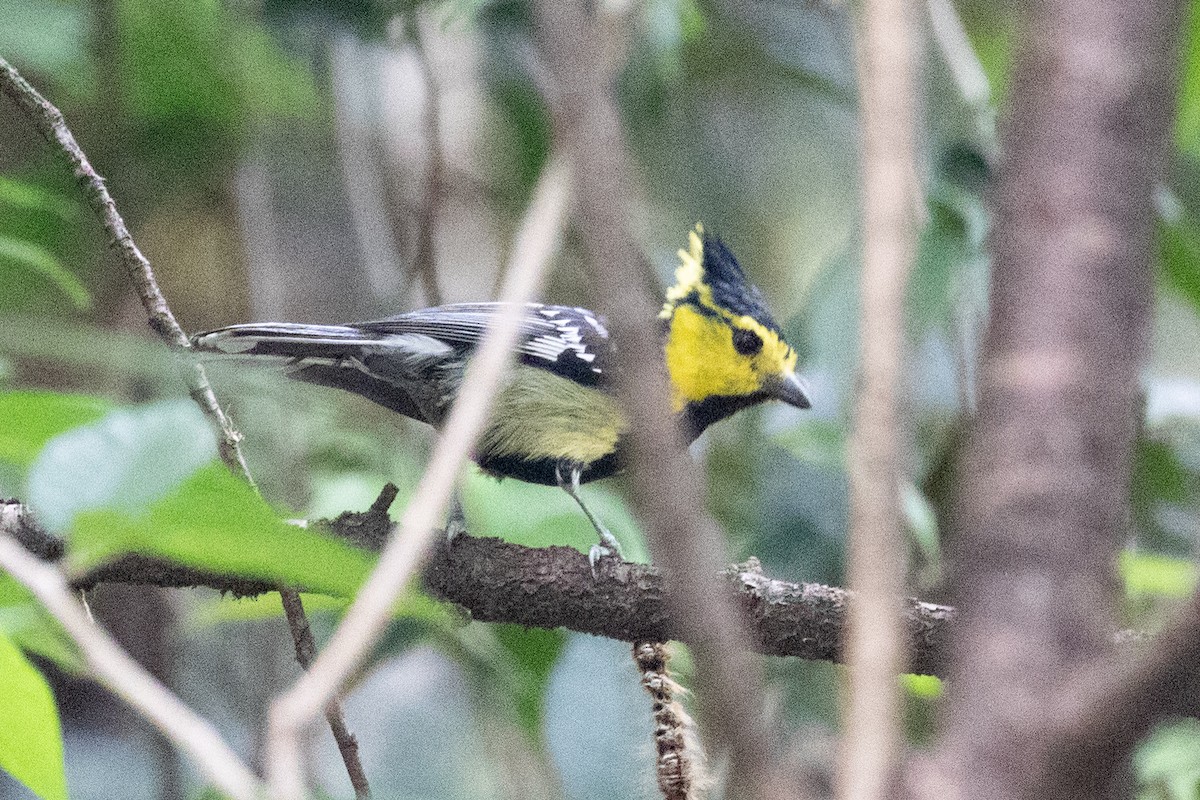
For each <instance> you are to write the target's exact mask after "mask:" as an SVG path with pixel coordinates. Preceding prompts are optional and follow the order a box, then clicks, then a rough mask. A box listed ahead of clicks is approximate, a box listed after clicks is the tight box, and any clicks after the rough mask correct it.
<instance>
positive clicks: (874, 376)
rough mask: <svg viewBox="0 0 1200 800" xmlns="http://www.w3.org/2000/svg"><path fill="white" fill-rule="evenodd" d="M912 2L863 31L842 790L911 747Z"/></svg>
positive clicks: (890, 765)
mask: <svg viewBox="0 0 1200 800" xmlns="http://www.w3.org/2000/svg"><path fill="white" fill-rule="evenodd" d="M910 13H911V9H910V6H909V4H908V3H907V2H906V1H905V0H867V2H865V3H864V4H863V7H862V30H861V32H860V34H859V37H858V43H859V46H858V60H859V64H860V76H859V94H860V96H861V108H862V117H861V119H862V137H863V149H862V182H863V188H862V195H863V200H862V216H863V266H862V287H861V297H862V308H861V311H860V318H861V322H860V336H861V345H860V364H859V373H860V377H859V391H858V397H857V400H856V403H855V410H854V429H853V433H852V435H851V438H850V443H849V453H848V458H849V472H850V546H849V565H848V569H847V572H848V575H849V582H850V588H851V590H853V591H854V592H855V593H856V595H855V599H854V602H853V603H851V604H850V609H849V631H848V635H847V641H846V661H847V665H848V669H849V676H850V681H849V696H848V698H847V700H846V703H845V708H844V710H843V714H842V716H843V726H842V728H843V732H842V748H841V755H840V762H839V765H838V766H839V770H838V794H839V796H840V797H843V798H847V799H848V798H854V800H877V799H878V798H882V797H884V796H885V795H886V794H887V788H888V785H889V783H890V781H891V779H892V777H893V773H894V771H895V767H896V759H897V754H898V750H899V747H900V713H899V711H900V699H901V698H900V691H899V689H900V686H899V682H898V681H897V676H898V675H899V673H900V672H902V671H903V667H904V664H905V660H906V659H905V653H904V631H903V628H902V626H901V623H900V616H899V613H898V612H899V610H900V602H901V597H902V595H903V592H904V579H905V573H906V568H905V563H906V544H905V541H904V539H903V527H902V525H901V515H900V485H901V480H900V473H901V467H902V464H901V447H902V446H903V445H904V444H905V443H906V441H907V437H906V436H905V434H904V430H905V426H904V424H903V422H902V419H901V415H900V414H899V413H898V410H897V395H898V393H899V388H900V376H901V367H902V364H903V357H904V292H905V285H906V283H907V278H908V273H909V271H910V268H911V266H912V261H913V254H914V252H915V250H916V230H915V228H916V219H917V218H916V213H915V212H916V209H915V208H914V204H913V201H914V198H915V197H916V196H917V194H916V186H915V175H916V164H915V160H914V155H913V111H912V109H913V88H912V77H911V75H912V45H911V42H910V32H909V25H910V19H909V16H910Z"/></svg>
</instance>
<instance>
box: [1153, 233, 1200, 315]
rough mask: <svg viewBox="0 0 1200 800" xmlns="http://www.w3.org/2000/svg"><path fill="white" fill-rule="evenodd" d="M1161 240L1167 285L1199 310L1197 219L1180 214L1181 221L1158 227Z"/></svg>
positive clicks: (1199, 251)
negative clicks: (1195, 222) (1195, 220)
mask: <svg viewBox="0 0 1200 800" xmlns="http://www.w3.org/2000/svg"><path fill="white" fill-rule="evenodd" d="M1158 239H1159V260H1160V263H1161V265H1162V271H1163V277H1164V278H1165V279H1166V283H1167V285H1168V286H1170V287H1171V288H1172V289H1174V290H1175V291H1176V292H1177V293H1178V294H1179V295H1180V296H1181V297H1183V298H1184V299H1186V300H1187V301H1188V302H1190V303H1191V304H1192V307H1193V308H1194V309H1196V310H1200V235H1198V232H1197V227H1196V225H1195V224H1194V220H1193V219H1192V218H1191V217H1190V216H1189V215H1188V214H1186V213H1185V212H1182V211H1180V213H1179V216H1178V218H1176V219H1172V220H1164V221H1163V222H1162V223H1161V224H1160V225H1159V237H1158Z"/></svg>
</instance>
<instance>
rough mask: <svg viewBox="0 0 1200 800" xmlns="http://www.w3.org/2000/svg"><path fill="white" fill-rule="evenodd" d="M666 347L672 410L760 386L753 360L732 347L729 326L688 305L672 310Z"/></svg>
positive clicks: (751, 390)
mask: <svg viewBox="0 0 1200 800" xmlns="http://www.w3.org/2000/svg"><path fill="white" fill-rule="evenodd" d="M665 349H666V358H667V371H668V372H669V373H670V376H671V386H672V388H673V390H674V391H673V394H674V398H673V399H674V403H673V405H674V407H675V411H679V410H681V409H682V408H683V407H684V406H685V405H687V404H688V403H689V402H694V401H700V400H703V399H704V398H706V397H712V396H713V395H729V396H736V395H746V394H753V393H754V392H756V391H758V390H759V388H760V381H759V376H758V375H757V374H756V372H755V370H754V366H753V360H752V359H749V358H746V357H745V356H742V355H740V354H738V353H737V351H735V350H734V349H733V340H732V332H731V330H730V328H729V325H728V324H726V323H725V322H724V321H723V320H720V319H714V318H712V317H710V316H706V315H704V314H702V313H700V312H699V311H697V310H696V309H694V308H693V307H691V306H688V305H680V306H678V307H677V308H676V309H675V314H674V316H673V317H672V319H671V327H670V332H669V333H668V334H667V343H666V345H665Z"/></svg>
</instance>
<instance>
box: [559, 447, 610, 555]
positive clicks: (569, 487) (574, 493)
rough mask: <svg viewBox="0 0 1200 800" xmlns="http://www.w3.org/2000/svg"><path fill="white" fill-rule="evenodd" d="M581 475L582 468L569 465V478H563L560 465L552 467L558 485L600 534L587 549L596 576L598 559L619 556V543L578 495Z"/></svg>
mask: <svg viewBox="0 0 1200 800" xmlns="http://www.w3.org/2000/svg"><path fill="white" fill-rule="evenodd" d="M582 475H583V469H582V468H580V467H577V466H573V467H571V475H570V477H569V478H564V477H563V474H562V468H561V466H556V467H555V468H554V479H555V480H556V481H557V482H558V487H559V488H560V489H562V490H563V491H564V492H566V493H567V494H569V495H570V496H571V499H572V500H574V501H575V502H576V503H578V504H579V508H580V509H581V510H582V511H583V515H584V516H585V517H587V518H588V522H590V523H592V527H593V528H595V529H596V533H597V534H598V535H599V536H600V543H599V544H594V545H592V547H591V549H590V550H588V563H589V564H591V566H592V577H593V578H596V577H598V574H597V572H596V565H597V564H598V563H600V559H602V558H605V557H607V556H616V557H618V558H620V556H621V543H620V542H618V541H617V537H615V536H613V535H612V533H611V532H610V531H609V530H608V528H606V527H604V525H603V524H601V522H600V520H599V519H597V518H596V515H595V514H593V513H592V512H591V510H590V509H588V507H587V505H586V504H585V503H584V502H583V498H582V497H580V495H579V479H580V477H581V476H582Z"/></svg>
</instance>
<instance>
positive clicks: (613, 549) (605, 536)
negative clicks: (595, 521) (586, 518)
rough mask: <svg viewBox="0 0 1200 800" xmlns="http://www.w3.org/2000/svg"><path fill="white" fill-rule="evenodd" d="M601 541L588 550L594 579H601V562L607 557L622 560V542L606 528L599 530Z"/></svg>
mask: <svg viewBox="0 0 1200 800" xmlns="http://www.w3.org/2000/svg"><path fill="white" fill-rule="evenodd" d="M599 534H600V541H599V542H597V543H596V544H594V545H592V546H591V548H590V549H589V550H588V564H589V565H590V566H591V568H592V580H599V579H600V570H599V566H600V562H601V560H603V559H606V558H615V559H617V560H618V561H620V560H621V558H622V556H621V543H620V542H618V541H617V537H615V536H613V535H612V534H611V533H609V532H608V531H607V530H605V529H601V530H600V531H599Z"/></svg>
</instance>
